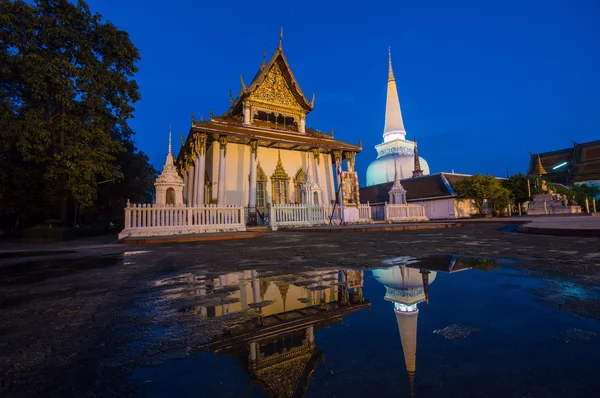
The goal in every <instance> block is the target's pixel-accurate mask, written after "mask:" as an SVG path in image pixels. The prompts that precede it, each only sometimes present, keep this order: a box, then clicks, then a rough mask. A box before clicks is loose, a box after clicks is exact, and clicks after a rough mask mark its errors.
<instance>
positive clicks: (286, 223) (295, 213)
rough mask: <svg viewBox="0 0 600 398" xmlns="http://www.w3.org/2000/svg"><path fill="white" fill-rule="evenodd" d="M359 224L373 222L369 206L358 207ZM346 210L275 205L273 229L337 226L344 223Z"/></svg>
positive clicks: (272, 210)
mask: <svg viewBox="0 0 600 398" xmlns="http://www.w3.org/2000/svg"><path fill="white" fill-rule="evenodd" d="M358 211H359V222H372V220H371V209H370V207H369V205H368V204H361V205H360V206H359V207H358ZM343 214H344V209H343V208H342V207H340V206H314V205H298V204H286V205H274V206H272V207H271V228H272V229H273V230H274V231H275V230H277V228H278V227H301V226H315V225H327V224H329V222H330V221H331V224H334V225H337V224H339V223H340V221H344V216H343Z"/></svg>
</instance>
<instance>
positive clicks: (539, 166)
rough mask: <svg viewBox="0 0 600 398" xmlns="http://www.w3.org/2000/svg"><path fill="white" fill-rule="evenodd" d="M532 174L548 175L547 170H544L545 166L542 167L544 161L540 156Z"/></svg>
mask: <svg viewBox="0 0 600 398" xmlns="http://www.w3.org/2000/svg"><path fill="white" fill-rule="evenodd" d="M531 174H535V175H538V176H542V175H545V174H548V173H547V172H546V169H544V166H543V165H542V159H541V158H540V155H539V154H538V155H537V162H536V164H535V166H534V168H533V170H531Z"/></svg>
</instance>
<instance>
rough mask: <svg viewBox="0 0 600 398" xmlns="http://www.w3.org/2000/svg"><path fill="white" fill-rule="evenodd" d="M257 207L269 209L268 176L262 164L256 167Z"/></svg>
mask: <svg viewBox="0 0 600 398" xmlns="http://www.w3.org/2000/svg"><path fill="white" fill-rule="evenodd" d="M256 206H257V207H267V175H266V174H265V172H264V171H263V169H262V167H260V164H259V165H258V166H257V167H256Z"/></svg>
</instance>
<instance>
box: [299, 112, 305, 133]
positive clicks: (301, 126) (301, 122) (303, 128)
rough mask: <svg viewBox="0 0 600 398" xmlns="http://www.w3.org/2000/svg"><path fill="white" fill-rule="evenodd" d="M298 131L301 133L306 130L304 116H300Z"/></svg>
mask: <svg viewBox="0 0 600 398" xmlns="http://www.w3.org/2000/svg"><path fill="white" fill-rule="evenodd" d="M300 132H301V133H305V132H306V118H305V117H304V116H301V117H300Z"/></svg>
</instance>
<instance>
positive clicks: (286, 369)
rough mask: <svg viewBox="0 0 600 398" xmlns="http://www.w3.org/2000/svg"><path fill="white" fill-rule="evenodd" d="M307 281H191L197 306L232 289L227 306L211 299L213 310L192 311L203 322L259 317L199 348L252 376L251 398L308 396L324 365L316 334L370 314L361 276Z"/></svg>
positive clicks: (253, 277)
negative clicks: (260, 396) (256, 394)
mask: <svg viewBox="0 0 600 398" xmlns="http://www.w3.org/2000/svg"><path fill="white" fill-rule="evenodd" d="M304 276H305V278H306V280H298V277H297V276H296V277H295V279H296V284H294V283H289V282H287V283H286V282H282V281H283V280H284V279H287V280H289V278H290V276H289V275H279V276H270V277H262V276H261V275H260V273H259V272H257V271H242V272H236V273H231V274H226V275H221V276H219V277H217V278H210V277H209V278H206V279H202V278H201V279H200V280H198V279H196V278H195V277H193V278H190V279H191V281H192V286H191V287H192V289H189V290H188V291H190V292H194V291H196V292H198V293H199V294H198V296H197V299H198V300H199V301H203V300H205V299H206V302H208V303H210V302H211V297H212V294H213V292H218V291H222V290H223V289H230V290H229V291H230V296H229V299H228V300H227V301H229V303H226V304H222V305H218V304H217V305H215V304H214V303H215V300H214V299H212V302H213V305H210V306H202V305H199V306H194V307H192V308H188V311H190V312H194V313H195V314H197V315H198V316H200V317H201V318H204V319H207V318H217V317H221V316H225V315H227V314H230V313H233V312H239V313H240V314H242V313H245V314H247V315H246V317H248V314H250V315H251V314H252V313H254V314H257V316H258V317H257V318H256V319H254V320H252V319H249V320H247V321H246V322H243V323H241V324H238V321H237V320H236V318H231V321H230V322H234V323H235V325H231V327H230V328H229V330H228V333H225V334H223V335H220V336H217V337H216V338H214V339H213V340H212V341H211V342H209V343H207V344H204V345H201V346H200V347H198V350H199V351H203V350H205V349H210V350H211V351H213V352H214V354H215V356H217V355H218V356H227V357H229V358H232V359H233V360H234V361H235V362H236V365H237V366H236V368H237V367H239V368H241V369H243V371H244V372H246V373H247V374H248V376H249V385H248V396H253V395H252V391H253V390H254V389H258V390H260V391H262V392H263V393H264V394H265V395H266V396H269V397H281V398H288V397H289V398H292V397H302V396H305V394H306V391H307V390H308V388H309V386H310V381H311V376H312V374H313V373H314V371H315V370H316V369H317V367H318V366H319V365H320V364H322V363H323V362H324V355H323V352H322V351H321V350H320V349H319V348H318V347H317V339H315V331H317V330H319V329H321V328H326V327H328V326H331V325H332V324H335V323H338V322H340V321H341V320H342V318H343V317H344V316H346V315H349V314H352V313H355V312H358V311H360V310H363V309H368V308H370V303H369V301H367V300H365V299H364V298H363V294H362V287H363V271H358V270H339V271H338V270H330V271H325V270H322V271H314V272H308V273H305V274H304ZM332 279H333V282H332ZM192 294H193V293H192ZM247 319H248V318H247ZM224 322H227V321H224ZM321 366H322V365H321Z"/></svg>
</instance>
